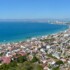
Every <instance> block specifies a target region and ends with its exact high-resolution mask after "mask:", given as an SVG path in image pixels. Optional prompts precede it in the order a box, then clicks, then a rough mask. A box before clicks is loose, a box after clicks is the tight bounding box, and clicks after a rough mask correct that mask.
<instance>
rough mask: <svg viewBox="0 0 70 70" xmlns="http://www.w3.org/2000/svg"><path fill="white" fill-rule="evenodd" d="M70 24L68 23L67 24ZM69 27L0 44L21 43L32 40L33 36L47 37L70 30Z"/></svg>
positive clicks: (38, 37)
mask: <svg viewBox="0 0 70 70" xmlns="http://www.w3.org/2000/svg"><path fill="white" fill-rule="evenodd" d="M50 24H54V23H50ZM57 25H67V24H57ZM67 26H68V25H67ZM69 27H70V26H68V28H66V29H63V30H59V31H58V32H53V33H48V34H46V33H45V34H44V35H37V36H33V37H29V38H24V39H20V40H19V39H17V40H11V41H5V42H0V45H1V44H8V43H9V44H11V43H20V42H26V41H27V40H31V39H32V38H35V39H40V38H42V37H45V36H49V35H55V34H59V33H63V32H65V31H67V30H69Z"/></svg>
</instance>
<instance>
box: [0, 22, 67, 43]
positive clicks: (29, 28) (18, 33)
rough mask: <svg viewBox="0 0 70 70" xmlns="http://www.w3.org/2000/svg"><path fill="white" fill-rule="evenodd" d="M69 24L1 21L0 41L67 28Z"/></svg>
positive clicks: (25, 37)
mask: <svg viewBox="0 0 70 70" xmlns="http://www.w3.org/2000/svg"><path fill="white" fill-rule="evenodd" d="M67 28H68V26H67V25H57V24H49V23H47V22H0V42H13V41H14V42H15V41H20V40H25V39H28V38H31V37H36V36H42V35H48V34H52V33H56V32H59V31H63V30H65V29H67Z"/></svg>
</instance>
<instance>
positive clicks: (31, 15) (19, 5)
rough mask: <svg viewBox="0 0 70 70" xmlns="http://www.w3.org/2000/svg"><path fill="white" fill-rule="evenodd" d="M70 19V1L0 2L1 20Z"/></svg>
mask: <svg viewBox="0 0 70 70" xmlns="http://www.w3.org/2000/svg"><path fill="white" fill-rule="evenodd" d="M40 18H41V19H42V18H43V19H44V18H70V0H0V19H40Z"/></svg>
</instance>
